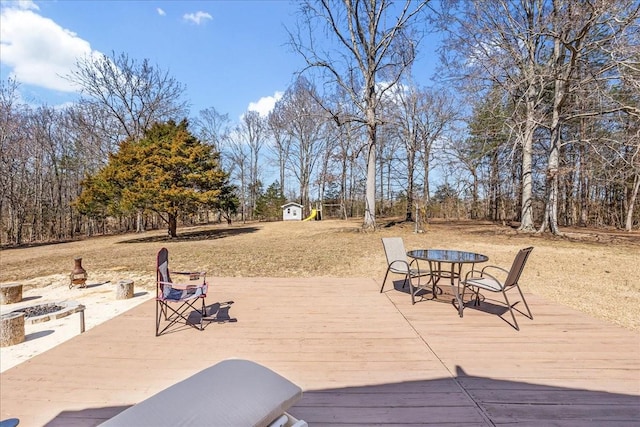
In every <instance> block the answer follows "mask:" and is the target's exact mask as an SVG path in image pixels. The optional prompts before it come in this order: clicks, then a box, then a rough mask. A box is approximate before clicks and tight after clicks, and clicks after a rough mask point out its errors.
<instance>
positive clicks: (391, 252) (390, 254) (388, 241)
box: [380, 237, 434, 304]
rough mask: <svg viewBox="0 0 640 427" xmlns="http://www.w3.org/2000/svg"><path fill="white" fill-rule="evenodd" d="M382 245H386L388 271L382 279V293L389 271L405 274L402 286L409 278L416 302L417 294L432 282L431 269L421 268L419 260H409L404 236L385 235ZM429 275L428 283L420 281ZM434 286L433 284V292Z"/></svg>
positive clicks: (413, 300)
mask: <svg viewBox="0 0 640 427" xmlns="http://www.w3.org/2000/svg"><path fill="white" fill-rule="evenodd" d="M382 246H383V247H384V254H385V256H386V257H387V272H386V273H385V275H384V279H383V280H382V287H381V288H380V293H382V291H383V290H384V285H385V283H386V281H387V276H389V273H394V274H402V275H404V283H403V284H402V287H403V288H404V287H405V286H407V280H408V281H409V292H410V293H411V303H412V304H415V303H416V301H415V296H416V294H417V293H418V292H419V291H420V290H424V289H426V288H427V285H429V284H430V283H431V284H432V282H433V280H432V279H433V278H432V277H431V271H427V270H421V269H420V266H419V265H418V260H416V259H414V260H413V261H411V262H409V259H408V258H407V251H406V249H405V248H404V241H403V240H402V237H383V238H382ZM424 276H429V281H428V282H427V283H426V284H424V283H423V284H421V283H420V278H421V277H424ZM414 278H417V279H418V280H417V284H416V285H414V283H413V279H414ZM433 288H434V286H431V290H432V292H433V291H434V289H433Z"/></svg>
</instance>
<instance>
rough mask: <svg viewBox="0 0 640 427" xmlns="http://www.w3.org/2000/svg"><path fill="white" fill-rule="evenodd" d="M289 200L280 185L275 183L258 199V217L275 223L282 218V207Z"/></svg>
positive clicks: (256, 211)
mask: <svg viewBox="0 0 640 427" xmlns="http://www.w3.org/2000/svg"><path fill="white" fill-rule="evenodd" d="M286 202H287V199H286V198H285V197H284V195H283V194H282V191H281V190H280V183H279V182H278V181H276V182H274V183H273V184H271V185H270V186H269V188H267V191H266V192H264V193H263V194H261V195H260V196H259V197H258V200H257V202H256V210H255V214H256V217H257V218H259V219H262V220H267V221H274V220H277V219H278V218H280V217H281V213H282V205H284V204H285V203H286Z"/></svg>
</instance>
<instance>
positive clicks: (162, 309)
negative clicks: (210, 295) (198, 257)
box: [156, 248, 208, 336]
mask: <svg viewBox="0 0 640 427" xmlns="http://www.w3.org/2000/svg"><path fill="white" fill-rule="evenodd" d="M173 274H179V275H186V276H189V281H190V282H192V283H173V281H172V280H171V275H170V274H169V251H168V250H167V248H162V249H160V251H159V252H158V263H157V268H156V336H160V335H161V334H162V333H163V332H165V331H166V330H167V329H169V328H170V327H172V326H173V325H176V324H178V323H184V324H186V325H189V326H192V327H194V328H196V329H200V330H203V329H204V325H203V322H204V320H203V319H204V317H205V316H206V307H205V302H204V301H205V298H206V296H207V290H208V285H207V281H206V272H202V271H198V272H184V271H179V272H178V271H174V272H173ZM196 303H201V304H202V307H201V308H196V306H195V305H196ZM174 307H175V308H174ZM189 310H191V311H189ZM194 315H195V316H199V317H200V324H199V325H198V324H195V323H193V321H192V320H191V319H190V317H191V316H194ZM163 320H164V321H165V322H167V324H166V325H165V326H164V328H162V330H160V327H161V325H162V322H163Z"/></svg>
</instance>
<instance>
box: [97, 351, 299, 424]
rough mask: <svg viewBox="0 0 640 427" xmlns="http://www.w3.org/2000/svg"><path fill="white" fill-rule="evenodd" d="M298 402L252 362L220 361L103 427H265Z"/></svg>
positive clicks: (285, 383) (283, 383)
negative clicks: (199, 426)
mask: <svg viewBox="0 0 640 427" xmlns="http://www.w3.org/2000/svg"><path fill="white" fill-rule="evenodd" d="M301 396H302V390H301V389H300V387H298V386H297V385H295V384H294V383H292V382H291V381H289V380H287V379H286V378H284V377H282V376H280V375H279V374H277V373H275V372H273V371H272V370H270V369H268V368H265V367H264V366H261V365H259V364H257V363H255V362H251V361H248V360H241V359H230V360H224V361H222V362H220V363H217V364H215V365H213V366H211V367H210V368H207V369H205V370H203V371H200V372H198V373H197V374H195V375H193V376H191V377H189V378H187V379H185V380H183V381H181V382H179V383H177V384H174V385H172V386H170V387H168V388H166V389H164V390H162V391H161V392H159V393H157V394H155V395H153V396H151V397H150V398H148V399H146V400H144V401H142V402H140V403H138V404H137V405H135V406H132V407H130V408H128V409H126V410H124V411H123V412H121V413H120V414H118V415H116V416H115V417H113V418H111V419H110V420H107V421H106V422H104V423H103V424H101V425H102V426H109V427H113V426H126V427H130V426H154V427H155V426H197V425H202V426H214V425H215V426H221V427H222V426H230V427H235V426H266V425H268V424H269V423H270V422H271V421H273V420H275V419H276V418H278V416H280V415H281V414H283V413H284V412H285V411H286V410H287V409H289V407H291V405H293V404H294V403H295V402H296V401H297V400H298V399H299V398H300V397H301Z"/></svg>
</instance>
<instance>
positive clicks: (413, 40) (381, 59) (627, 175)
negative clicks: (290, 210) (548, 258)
mask: <svg viewBox="0 0 640 427" xmlns="http://www.w3.org/2000/svg"><path fill="white" fill-rule="evenodd" d="M639 9H640V4H638V2H637V1H633V0H594V1H578V2H576V1H571V0H519V1H511V0H483V1H473V2H471V1H453V0H451V1H445V0H443V1H441V2H437V3H435V2H429V1H424V2H416V1H407V2H402V3H401V4H397V3H393V2H390V1H388V0H366V1H364V0H352V1H329V0H321V1H308V2H304V3H301V6H300V20H299V23H298V27H297V28H295V29H293V28H292V29H288V31H289V36H290V40H291V46H292V47H293V48H294V49H295V50H296V51H297V52H299V53H300V54H301V55H303V56H304V58H305V60H306V62H307V64H308V67H307V68H306V69H305V70H301V73H300V74H298V75H297V77H296V78H295V79H294V81H293V83H292V84H291V86H290V87H289V88H288V89H287V90H286V92H285V94H284V96H283V97H282V98H281V99H280V100H279V101H278V102H277V103H276V106H275V108H274V109H273V110H272V111H271V113H270V114H269V115H268V116H267V117H262V116H260V115H259V114H257V113H256V112H251V111H249V112H247V113H246V114H245V115H244V116H243V118H242V119H241V120H240V122H239V123H233V122H232V121H231V120H230V119H229V116H228V115H227V114H224V113H221V112H219V111H220V110H223V109H224V106H219V107H218V109H217V108H215V107H210V108H207V109H205V110H202V111H199V112H198V113H197V114H195V115H193V116H192V117H190V119H189V120H188V123H189V124H188V126H189V132H190V133H191V134H193V135H194V136H196V137H197V139H198V141H199V142H201V143H203V144H206V145H208V146H209V147H210V148H211V152H212V154H211V155H212V156H214V157H216V156H218V155H219V157H220V164H221V166H222V169H223V170H224V171H225V172H227V173H228V174H229V177H230V182H229V184H230V185H227V183H226V182H225V181H224V180H222V181H220V185H225V186H226V189H227V190H228V192H231V191H232V192H233V193H234V196H235V199H237V205H236V203H235V202H233V203H231V204H227V205H225V206H222V205H218V206H217V207H216V206H215V203H211V200H209V201H208V202H207V203H203V205H202V207H201V208H200V209H196V208H193V209H190V210H188V211H187V212H185V213H183V214H181V215H179V216H178V217H177V218H176V221H177V222H179V223H180V224H194V223H198V222H202V221H210V220H218V219H221V218H222V217H223V216H226V217H228V220H256V219H257V220H261V219H274V218H277V217H278V215H277V209H278V203H280V202H281V201H282V200H291V201H297V202H299V203H301V204H302V205H303V206H305V208H307V209H309V208H311V207H315V206H324V207H325V209H324V213H325V217H327V216H336V217H344V216H350V217H353V216H356V217H363V218H364V223H363V226H364V227H365V228H372V227H375V218H376V216H377V215H396V216H403V217H405V218H406V219H407V220H416V219H420V220H421V221H424V220H425V219H428V218H429V217H448V218H474V219H481V218H484V219H490V220H495V221H501V222H505V223H506V222H515V223H519V224H520V229H521V230H524V231H551V232H553V233H557V234H559V233H561V229H560V228H561V227H564V226H589V227H615V228H619V229H626V230H631V229H638V227H640V213H639V212H638V209H634V207H635V204H636V200H637V195H638V191H639V189H640V25H639V20H640V17H639V13H640V12H639ZM429 32H438V33H439V34H441V35H442V44H441V46H440V52H441V58H440V60H441V63H440V69H439V72H438V78H436V79H435V80H434V81H433V84H431V85H429V86H425V85H421V84H418V83H416V81H418V80H424V76H416V75H414V74H413V73H412V70H411V64H412V62H413V60H414V59H415V56H416V55H418V54H419V46H420V43H421V42H424V37H425V34H426V33H429ZM327 34H328V35H329V39H326V37H327ZM302 35H305V37H302ZM321 40H328V41H326V43H327V44H323V43H325V42H322V43H321V42H320V41H321ZM327 47H330V49H328V48H327ZM418 77H421V78H420V79H419V78H418ZM68 79H69V80H71V81H72V82H74V83H76V84H77V85H78V86H79V87H81V88H82V97H81V98H80V99H79V100H78V102H77V103H75V104H73V105H67V106H64V107H53V106H47V105H38V106H34V105H32V104H28V103H27V102H25V101H24V100H22V99H21V98H20V96H19V93H18V88H19V87H18V85H17V83H15V82H14V81H12V80H9V81H3V82H0V83H1V87H0V183H1V184H0V228H1V230H0V231H1V233H0V240H1V242H2V244H22V243H27V242H47V241H58V240H63V239H68V238H72V237H74V236H77V235H79V234H96V233H112V232H123V231H132V230H138V231H140V230H143V229H145V228H158V227H160V225H161V221H162V218H163V217H162V213H161V212H157V211H154V210H151V209H147V207H148V206H145V205H142V204H137V205H136V204H129V205H120V206H119V209H117V210H113V211H111V213H110V215H104V212H105V211H104V209H103V210H101V213H100V215H97V214H96V212H97V211H98V209H96V210H94V211H91V209H89V210H87V209H83V210H82V213H81V211H80V210H78V207H77V206H78V205H77V199H78V197H79V196H80V195H81V194H82V192H83V190H84V189H85V187H86V183H87V182H89V181H86V179H87V178H90V177H95V176H96V175H97V174H99V173H100V171H102V170H104V168H105V167H107V165H108V164H109V162H110V161H111V158H112V157H113V156H112V155H114V154H117V153H118V150H120V147H121V146H122V144H123V142H124V141H134V142H135V141H140V140H142V139H143V137H144V135H145V132H147V131H148V130H149V129H151V127H152V126H153V125H154V124H155V123H159V124H162V123H168V122H169V121H173V122H174V124H175V123H182V122H183V120H184V119H185V118H186V117H189V111H188V109H187V105H188V102H187V100H185V99H183V93H184V87H183V85H182V84H181V83H180V82H178V81H176V80H175V79H174V78H172V77H171V76H170V75H169V74H168V73H167V72H166V71H163V70H162V69H161V68H160V67H158V66H154V65H151V64H150V63H149V62H148V60H146V59H143V60H136V59H133V58H130V57H129V56H128V55H127V54H126V53H121V54H116V53H112V54H111V55H105V56H102V57H87V58H78V62H77V69H76V70H75V71H74V72H73V73H72V74H71V75H69V76H68ZM213 101H215V100H213ZM184 123H185V126H186V123H187V122H184ZM218 153H219V154H218ZM134 166H135V165H134ZM132 167H133V166H132ZM184 185H191V184H186V183H185V184H184ZM194 188H195V187H194ZM94 202H95V201H94ZM105 203H106V201H105ZM85 208H86V206H85ZM274 212H275V213H274ZM416 213H417V214H418V216H419V218H415V215H416Z"/></svg>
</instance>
